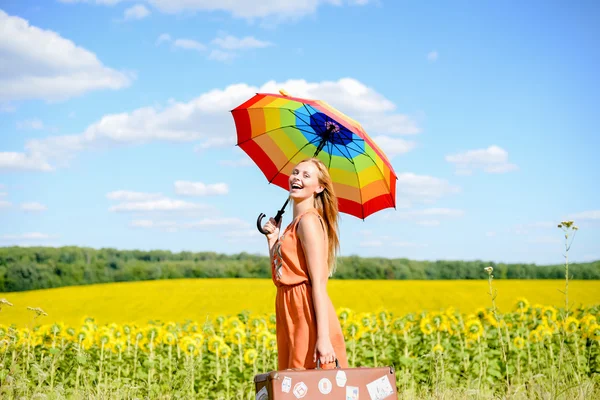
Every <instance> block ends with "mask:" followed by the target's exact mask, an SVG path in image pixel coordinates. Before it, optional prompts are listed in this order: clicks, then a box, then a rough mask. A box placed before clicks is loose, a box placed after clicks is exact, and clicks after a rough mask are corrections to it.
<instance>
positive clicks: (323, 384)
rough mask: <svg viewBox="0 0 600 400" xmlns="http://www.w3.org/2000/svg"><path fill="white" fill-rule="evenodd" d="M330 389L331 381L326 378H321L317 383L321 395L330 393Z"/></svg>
mask: <svg viewBox="0 0 600 400" xmlns="http://www.w3.org/2000/svg"><path fill="white" fill-rule="evenodd" d="M332 387H333V385H332V384H331V381H330V380H329V379H327V378H323V379H321V380H320V381H319V392H321V393H323V394H329V393H331V389H332Z"/></svg>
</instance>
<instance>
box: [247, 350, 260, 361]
mask: <svg viewBox="0 0 600 400" xmlns="http://www.w3.org/2000/svg"><path fill="white" fill-rule="evenodd" d="M257 357H258V353H257V352H256V350H254V349H248V350H246V352H245V353H244V362H245V363H246V364H253V363H254V362H255V361H256V358H257Z"/></svg>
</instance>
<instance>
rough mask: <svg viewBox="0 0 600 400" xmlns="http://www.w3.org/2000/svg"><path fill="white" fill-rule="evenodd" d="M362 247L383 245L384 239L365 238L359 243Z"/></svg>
mask: <svg viewBox="0 0 600 400" xmlns="http://www.w3.org/2000/svg"><path fill="white" fill-rule="evenodd" d="M358 245H359V246H360V247H382V246H383V241H381V240H376V239H375V240H363V241H362V242H360V243H359V244H358Z"/></svg>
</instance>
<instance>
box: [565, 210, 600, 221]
mask: <svg viewBox="0 0 600 400" xmlns="http://www.w3.org/2000/svg"><path fill="white" fill-rule="evenodd" d="M569 219H570V220H573V221H575V224H577V221H590V220H591V221H595V220H600V210H590V211H583V212H579V213H575V214H571V215H569Z"/></svg>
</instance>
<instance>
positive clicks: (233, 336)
mask: <svg viewBox="0 0 600 400" xmlns="http://www.w3.org/2000/svg"><path fill="white" fill-rule="evenodd" d="M227 340H228V341H229V343H232V344H235V345H238V344H244V343H245V342H246V331H244V330H243V329H242V328H241V327H239V328H234V329H232V330H230V331H229V333H228V335H227Z"/></svg>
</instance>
